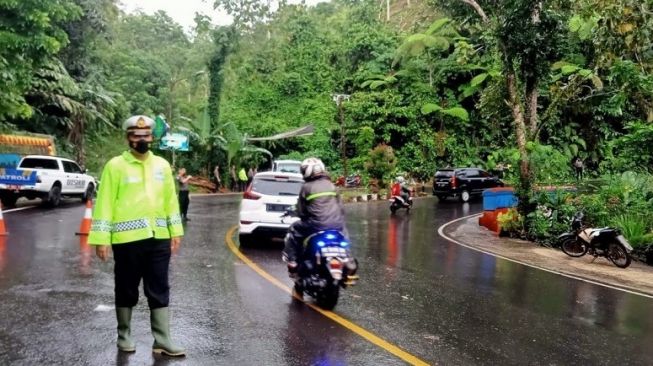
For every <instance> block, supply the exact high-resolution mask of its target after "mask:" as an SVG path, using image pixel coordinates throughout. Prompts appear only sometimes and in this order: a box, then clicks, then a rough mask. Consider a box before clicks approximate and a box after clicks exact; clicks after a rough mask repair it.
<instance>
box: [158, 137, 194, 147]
mask: <svg viewBox="0 0 653 366" xmlns="http://www.w3.org/2000/svg"><path fill="white" fill-rule="evenodd" d="M159 148H160V149H161V150H176V151H188V150H190V147H189V142H188V136H186V135H184V134H181V133H169V134H167V135H165V136H163V137H162V138H161V144H160V145H159Z"/></svg>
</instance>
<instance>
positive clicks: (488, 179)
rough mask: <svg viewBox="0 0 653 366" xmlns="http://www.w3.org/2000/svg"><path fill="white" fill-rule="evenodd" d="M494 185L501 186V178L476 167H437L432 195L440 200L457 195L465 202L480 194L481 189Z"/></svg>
mask: <svg viewBox="0 0 653 366" xmlns="http://www.w3.org/2000/svg"><path fill="white" fill-rule="evenodd" d="M494 187H503V182H502V181H501V179H499V178H497V177H494V176H492V174H490V173H488V172H486V171H485V170H482V169H478V168H447V169H438V171H437V172H435V177H434V178H433V195H434V196H437V197H438V199H440V201H443V200H444V199H446V198H447V197H459V198H460V200H461V201H462V202H467V201H469V199H470V197H471V196H473V195H481V194H482V193H483V190H485V189H488V188H494Z"/></svg>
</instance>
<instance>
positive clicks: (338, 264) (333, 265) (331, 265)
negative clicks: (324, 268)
mask: <svg viewBox="0 0 653 366" xmlns="http://www.w3.org/2000/svg"><path fill="white" fill-rule="evenodd" d="M329 268H330V269H342V262H340V261H339V260H337V259H332V260H330V261H329Z"/></svg>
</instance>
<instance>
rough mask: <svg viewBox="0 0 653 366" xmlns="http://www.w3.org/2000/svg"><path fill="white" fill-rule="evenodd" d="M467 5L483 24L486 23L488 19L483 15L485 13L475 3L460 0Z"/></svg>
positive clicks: (472, 0)
mask: <svg viewBox="0 0 653 366" xmlns="http://www.w3.org/2000/svg"><path fill="white" fill-rule="evenodd" d="M461 1H462V2H464V3H465V4H467V5H470V6H471V7H472V8H474V10H475V11H476V13H477V14H478V15H479V16H480V17H481V19H483V21H484V22H488V21H489V20H490V18H488V16H487V14H485V11H483V8H481V6H480V5H479V4H478V3H477V2H476V1H475V0H461Z"/></svg>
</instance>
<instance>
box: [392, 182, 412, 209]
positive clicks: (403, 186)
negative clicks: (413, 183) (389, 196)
mask: <svg viewBox="0 0 653 366" xmlns="http://www.w3.org/2000/svg"><path fill="white" fill-rule="evenodd" d="M395 181H396V182H397V184H398V185H399V188H400V192H399V195H400V196H401V199H403V200H404V203H406V204H408V202H409V200H410V187H409V186H408V183H406V179H404V177H402V176H398V177H397V179H395Z"/></svg>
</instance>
